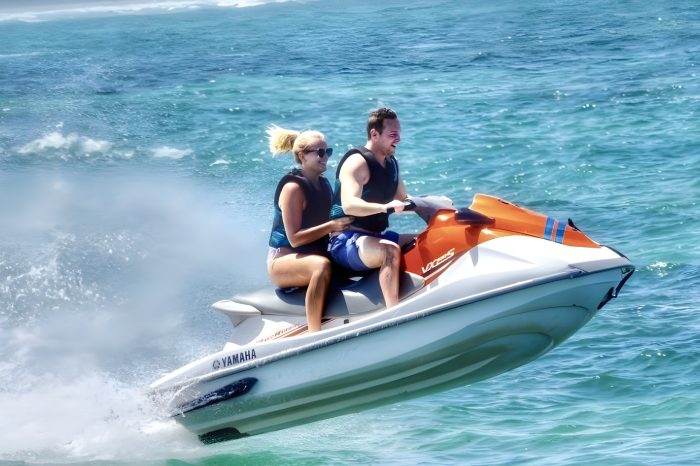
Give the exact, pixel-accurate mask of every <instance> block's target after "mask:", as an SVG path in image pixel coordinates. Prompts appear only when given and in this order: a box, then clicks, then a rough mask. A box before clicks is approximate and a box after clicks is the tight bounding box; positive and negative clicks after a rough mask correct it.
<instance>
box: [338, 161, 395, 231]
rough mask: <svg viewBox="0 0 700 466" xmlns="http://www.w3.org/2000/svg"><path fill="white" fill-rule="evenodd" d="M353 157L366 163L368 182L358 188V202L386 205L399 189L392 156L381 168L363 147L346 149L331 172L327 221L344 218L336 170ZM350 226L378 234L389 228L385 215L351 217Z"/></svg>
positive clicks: (387, 216) (386, 215)
mask: <svg viewBox="0 0 700 466" xmlns="http://www.w3.org/2000/svg"><path fill="white" fill-rule="evenodd" d="M353 154H360V155H361V156H362V157H363V158H364V159H365V161H366V162H367V167H368V168H369V181H367V184H366V185H364V186H363V187H362V194H361V196H360V197H361V198H362V199H363V200H364V201H367V202H376V203H378V204H386V203H387V202H390V201H392V200H393V199H394V196H395V195H396V189H398V187H399V163H398V161H397V160H396V158H395V157H394V156H393V155H392V156H390V157H387V158H386V164H385V166H383V167H382V166H381V164H380V163H379V162H377V159H376V158H375V156H374V153H373V152H372V151H370V150H369V149H367V148H366V147H355V148H353V149H350V150H349V151H348V152H347V153H346V154H345V155H344V156H343V158H342V159H341V160H340V162H339V163H338V169H337V170H336V172H335V191H334V193H333V206H332V207H331V218H332V219H334V218H338V217H343V216H345V212H344V211H343V207H342V203H341V199H340V168H341V167H342V166H343V163H345V161H346V160H347V159H348V157H350V156H351V155H353ZM352 225H353V226H355V227H358V228H362V229H364V230H368V231H373V232H377V233H379V232H382V231H384V230H386V228H387V227H388V226H389V214H387V213H384V212H382V213H378V214H373V215H368V216H366V217H355V221H354V222H352Z"/></svg>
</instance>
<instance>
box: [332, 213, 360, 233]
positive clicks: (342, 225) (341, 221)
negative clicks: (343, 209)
mask: <svg viewBox="0 0 700 466" xmlns="http://www.w3.org/2000/svg"><path fill="white" fill-rule="evenodd" d="M354 220H355V217H339V218H335V219H333V220H331V221H329V222H328V223H329V224H330V227H331V233H336V232H339V231H345V230H347V229H348V227H350V224H351V223H352V222H353V221H354Z"/></svg>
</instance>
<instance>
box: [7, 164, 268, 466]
mask: <svg viewBox="0 0 700 466" xmlns="http://www.w3.org/2000/svg"><path fill="white" fill-rule="evenodd" d="M0 198H2V199H13V202H8V203H5V204H3V209H2V210H0V224H1V225H3V228H2V229H0V243H1V244H4V245H6V247H5V248H4V249H3V251H2V252H3V254H2V255H0V354H2V355H3V357H2V358H0V412H1V413H3V415H2V416H0V432H1V433H2V435H0V458H2V460H6V461H10V462H12V461H16V462H25V461H26V462H28V463H43V464H46V463H51V464H54V463H57V462H58V463H66V464H67V463H75V462H90V461H106V462H109V461H114V460H118V461H119V462H124V461H126V462H129V461H135V462H139V461H148V460H149V459H151V458H157V459H158V458H167V457H174V456H177V457H181V458H186V457H188V456H191V455H194V456H201V455H203V454H204V453H202V449H203V448H204V447H203V446H201V445H200V444H199V442H198V440H197V437H196V436H195V435H193V434H192V433H190V432H188V431H186V430H185V429H184V428H183V427H181V426H180V425H179V424H177V423H176V422H175V421H173V420H171V419H169V418H167V417H165V416H164V413H163V412H161V411H159V408H158V406H157V405H155V404H153V403H152V402H151V400H150V399H149V398H148V397H147V395H146V392H147V387H148V384H149V383H150V382H152V381H153V380H155V379H156V378H157V377H159V376H160V375H162V374H163V373H165V372H167V371H169V370H172V369H174V368H176V367H178V366H180V365H182V364H183V363H184V362H186V361H190V360H193V359H195V358H196V357H199V356H201V355H203V354H207V352H210V351H211V350H212V349H213V348H220V345H221V344H223V342H224V341H225V340H224V338H225V334H226V333H228V329H224V328H223V327H222V328H221V329H219V328H218V327H216V326H215V325H216V319H217V317H218V316H217V315H215V314H214V313H212V312H210V311H208V310H207V308H206V305H200V302H203V303H206V302H210V301H214V300H215V299H217V297H219V296H221V295H224V293H226V292H228V290H224V289H221V290H220V291H218V292H214V293H212V291H211V286H212V284H213V279H212V277H221V276H225V275H226V274H231V276H230V277H229V278H228V279H225V284H220V285H215V284H214V287H215V288H216V286H219V287H220V288H221V287H222V286H223V288H227V287H228V286H230V285H229V284H230V283H232V282H234V280H233V279H232V278H233V276H238V274H237V273H235V272H233V270H234V269H235V267H236V264H239V263H246V264H248V263H253V262H255V263H257V264H258V267H257V272H255V271H253V272H251V270H253V269H255V266H250V267H246V271H245V273H244V274H243V273H241V274H240V276H238V278H236V280H235V281H246V280H248V278H247V277H248V276H250V277H251V280H255V281H257V282H259V277H261V276H264V273H265V272H264V270H265V269H264V251H265V243H264V241H261V240H260V238H258V237H257V236H255V235H254V234H253V233H251V231H248V230H247V229H248V228H252V227H251V226H246V225H244V224H241V225H239V224H237V223H236V222H237V220H235V219H236V218H242V216H240V215H231V214H232V213H235V212H233V208H232V207H231V206H230V205H228V206H226V207H224V208H223V209H222V208H220V207H219V206H220V204H216V203H212V202H211V199H209V198H208V194H203V193H201V192H200V191H199V189H198V187H197V185H194V184H191V183H188V182H186V181H183V180H181V179H177V180H172V179H170V180H163V179H157V178H148V177H144V178H141V175H140V174H138V173H137V172H134V173H133V174H132V175H130V176H126V173H124V171H120V173H119V174H118V175H116V176H112V175H105V174H99V173H98V174H96V173H94V172H90V173H89V174H86V175H72V174H71V175H67V174H64V175H56V174H54V173H27V174H26V175H23V174H17V175H16V176H14V177H13V178H12V179H10V180H9V181H7V182H6V183H2V184H0ZM248 221H249V220H248ZM232 238H235V240H232ZM249 251H257V252H249ZM256 277H257V278H256ZM198 281H203V282H205V283H206V287H201V286H200V285H198ZM183 290H185V291H183ZM188 290H189V291H188ZM193 293H194V294H195V295H197V296H199V295H200V294H201V296H199V297H196V298H191V296H192V294H193ZM183 296H184V297H190V298H188V299H189V300H188V299H183ZM193 302H195V304H193ZM207 322H212V325H209V324H208V323H207ZM217 332H220V334H218V335H217ZM181 341H182V342H187V344H186V345H181V344H179V343H178V342H181ZM0 462H1V461H0Z"/></svg>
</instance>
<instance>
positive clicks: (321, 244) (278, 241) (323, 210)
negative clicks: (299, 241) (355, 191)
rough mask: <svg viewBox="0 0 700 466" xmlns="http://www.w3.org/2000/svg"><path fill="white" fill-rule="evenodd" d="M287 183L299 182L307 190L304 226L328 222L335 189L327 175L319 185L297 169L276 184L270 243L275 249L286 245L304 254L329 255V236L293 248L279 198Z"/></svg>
mask: <svg viewBox="0 0 700 466" xmlns="http://www.w3.org/2000/svg"><path fill="white" fill-rule="evenodd" d="M287 183H296V184H298V185H299V186H301V188H302V189H303V190H304V197H305V198H306V208H305V209H304V212H303V213H302V216H301V228H302V229H305V228H311V227H314V226H316V225H320V224H322V223H325V222H327V221H328V212H329V211H330V207H331V200H332V197H333V192H332V190H331V184H330V183H329V182H328V179H326V177H324V176H320V177H319V183H320V187H316V186H314V185H313V184H312V183H311V182H309V180H307V179H306V178H304V175H303V174H302V173H301V170H299V169H295V170H292V171H291V172H289V173H287V174H286V175H284V176H283V177H282V179H281V180H280V181H279V183H277V189H276V190H275V201H274V202H275V216H274V218H273V220H272V232H271V233H270V241H269V243H268V244H269V245H270V246H271V247H273V248H280V247H286V248H290V249H293V250H294V251H295V252H299V253H304V254H323V255H325V254H326V249H327V247H328V236H323V237H321V238H319V239H317V240H316V241H313V242H311V243H308V244H304V245H301V246H298V247H296V248H294V247H292V245H291V243H290V242H289V238H288V237H287V232H286V231H285V229H284V221H283V220H282V209H280V205H279V200H280V194H281V193H282V188H283V187H284V185H286V184H287Z"/></svg>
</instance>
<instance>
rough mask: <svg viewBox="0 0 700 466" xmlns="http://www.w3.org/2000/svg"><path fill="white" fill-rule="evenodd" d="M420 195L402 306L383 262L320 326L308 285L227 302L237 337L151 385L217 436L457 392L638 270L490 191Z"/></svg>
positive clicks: (553, 332)
mask: <svg viewBox="0 0 700 466" xmlns="http://www.w3.org/2000/svg"><path fill="white" fill-rule="evenodd" d="M415 201H416V204H417V210H418V212H419V214H420V215H421V216H422V217H423V218H424V219H426V220H427V221H428V226H427V228H426V229H425V230H424V231H423V232H422V233H420V234H419V235H417V237H416V238H415V240H413V241H412V242H411V243H409V244H407V245H405V246H404V251H403V258H402V266H401V269H402V276H401V285H400V302H399V304H398V305H397V306H394V307H392V308H390V309H386V308H385V307H384V303H383V300H382V293H381V290H380V289H379V283H378V277H377V272H376V271H373V272H371V273H370V274H369V275H366V276H364V277H351V278H346V279H345V281H340V282H339V283H336V284H334V285H333V287H332V289H331V290H329V294H328V299H327V305H326V313H325V314H324V319H323V330H322V331H321V332H315V333H308V332H306V317H305V307H304V290H296V291H291V292H285V291H284V290H280V289H276V290H273V289H265V290H260V291H257V292H254V293H249V294H242V295H238V296H235V297H233V298H231V299H228V300H223V301H219V302H217V303H215V304H214V305H213V307H214V308H215V309H217V310H219V311H221V312H223V313H224V314H226V315H227V316H228V317H229V318H230V320H231V324H232V325H233V333H232V335H231V337H230V339H229V341H228V342H227V343H226V344H225V345H224V348H223V349H222V350H221V351H220V352H217V353H215V354H212V355H209V356H206V357H204V358H202V359H199V360H197V361H194V362H192V363H190V364H188V365H186V366H184V367H182V368H180V369H177V370H176V371H174V372H172V373H170V374H168V375H165V376H164V377H162V378H161V379H160V380H158V381H156V382H154V383H153V384H152V385H151V393H152V395H153V396H154V397H156V398H158V399H160V400H162V401H163V402H164V403H165V404H166V405H167V409H168V410H169V411H170V413H171V415H172V416H173V417H175V419H176V420H177V421H178V422H180V423H181V424H183V425H184V426H185V427H186V428H187V429H189V430H191V431H192V432H194V433H196V434H198V435H199V437H200V439H201V440H202V441H203V442H204V443H213V442H218V441H223V440H229V439H234V438H239V437H241V436H247V435H256V434H261V433H264V432H270V431H274V430H279V429H284V428H287V427H291V426H295V425H299V424H304V423H308V422H312V421H316V420H320V419H326V418H330V417H334V416H339V415H342V414H346V413H351V412H357V411H361V410H364V409H369V408H372V407H376V406H380V405H384V404H388V403H394V402H398V401H401V400H406V399H410V398H414V397H417V396H422V395H426V394H430V393H434V392H438V391H442V390H448V389H450V388H454V387H459V386H463V385H467V384H470V383H473V382H476V381H479V380H483V379H486V378H488V377H493V376H495V375H498V374H500V373H503V372H505V371H508V370H510V369H513V368H515V367H518V366H520V365H523V364H525V363H527V362H529V361H532V360H534V359H536V358H538V357H540V356H542V355H543V354H545V353H546V352H548V351H549V350H551V349H552V348H554V347H555V346H557V345H559V344H560V343H561V342H562V341H564V340H565V339H566V338H568V337H569V336H571V335H572V334H573V333H574V332H576V331H577V330H578V329H579V328H581V327H582V326H583V325H585V324H586V322H588V321H589V320H590V319H591V318H592V317H593V316H594V315H595V313H596V312H597V311H598V310H599V309H600V308H602V307H603V306H604V305H605V304H606V303H607V302H608V301H609V300H610V299H612V298H614V297H616V296H617V295H618V293H619V292H620V289H621V288H622V286H623V285H624V284H625V282H626V281H627V280H628V279H629V277H630V276H631V275H632V273H633V272H634V266H633V265H632V264H631V262H630V261H629V260H628V259H627V258H626V257H625V256H623V255H621V254H620V253H618V252H616V251H615V250H613V249H611V248H608V247H605V246H601V245H599V244H598V243H596V242H594V241H593V240H591V239H590V238H588V237H587V236H586V235H585V234H584V233H583V232H581V231H580V230H578V229H577V228H576V227H575V225H574V224H573V222H571V221H570V220H569V221H568V222H559V221H558V220H556V219H554V218H552V217H548V216H546V215H542V214H539V213H537V212H534V211H531V210H527V209H524V208H521V207H519V206H516V205H514V204H512V203H509V202H506V201H503V200H501V199H498V198H495V197H490V196H486V195H481V194H477V195H476V196H475V197H474V200H473V203H472V205H471V207H470V208H468V209H458V210H457V209H454V208H441V207H443V206H442V205H440V203H436V202H434V201H432V200H425V199H421V198H418V199H416V200H415Z"/></svg>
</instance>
